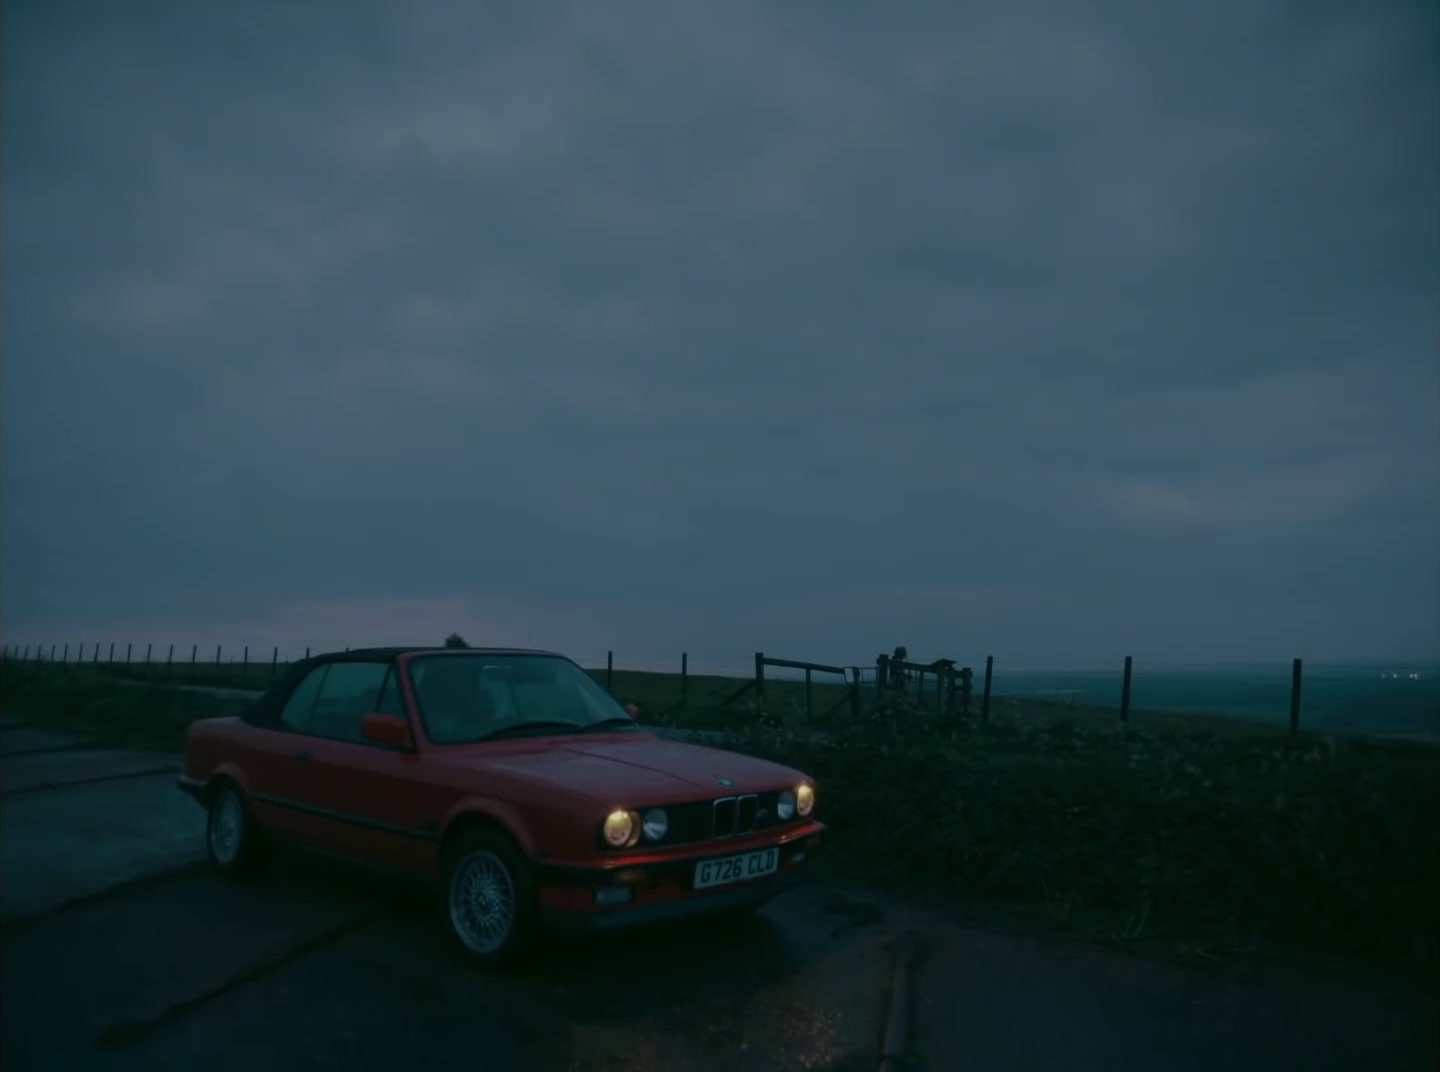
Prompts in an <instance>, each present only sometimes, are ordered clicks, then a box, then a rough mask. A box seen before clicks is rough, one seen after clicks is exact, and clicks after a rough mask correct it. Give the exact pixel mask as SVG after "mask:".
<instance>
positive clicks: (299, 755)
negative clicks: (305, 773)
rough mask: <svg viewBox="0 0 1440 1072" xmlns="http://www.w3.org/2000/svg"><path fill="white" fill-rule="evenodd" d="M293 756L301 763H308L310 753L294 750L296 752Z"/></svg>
mask: <svg viewBox="0 0 1440 1072" xmlns="http://www.w3.org/2000/svg"><path fill="white" fill-rule="evenodd" d="M295 758H296V759H297V760H298V761H299V762H301V763H309V762H310V753H309V752H296V753H295Z"/></svg>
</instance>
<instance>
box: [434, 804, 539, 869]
mask: <svg viewBox="0 0 1440 1072" xmlns="http://www.w3.org/2000/svg"><path fill="white" fill-rule="evenodd" d="M474 818H483V819H486V820H489V821H490V822H492V823H494V824H495V825H496V826H498V827H500V828H501V829H502V830H504V831H505V832H506V833H507V834H509V835H510V836H511V837H512V838H514V840H515V844H517V845H518V846H520V851H521V852H522V853H524V854H525V856H526V857H532V856H534V855H535V851H536V849H535V837H534V835H533V833H532V832H531V830H530V824H528V823H527V822H525V820H524V818H523V816H521V814H520V810H519V809H518V808H516V807H515V806H514V805H512V804H507V803H506V802H505V801H503V800H496V799H494V798H493V797H464V798H462V799H461V800H459V801H457V802H456V804H455V806H454V807H452V808H451V809H450V812H449V814H448V815H446V816H445V820H444V822H443V823H442V824H441V827H440V840H441V842H442V843H443V842H444V841H445V840H446V839H447V838H448V837H449V835H450V832H451V831H453V830H454V829H455V828H456V825H457V824H458V823H462V822H464V821H466V820H467V819H474Z"/></svg>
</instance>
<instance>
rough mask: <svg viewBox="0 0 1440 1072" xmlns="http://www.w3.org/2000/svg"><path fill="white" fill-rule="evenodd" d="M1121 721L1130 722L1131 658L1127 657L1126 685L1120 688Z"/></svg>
mask: <svg viewBox="0 0 1440 1072" xmlns="http://www.w3.org/2000/svg"><path fill="white" fill-rule="evenodd" d="M1120 721H1121V722H1129V721H1130V656H1128V655H1127V656H1125V684H1124V685H1122V686H1121V687H1120Z"/></svg>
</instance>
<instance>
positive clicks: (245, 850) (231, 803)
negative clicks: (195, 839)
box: [205, 784, 259, 878]
mask: <svg viewBox="0 0 1440 1072" xmlns="http://www.w3.org/2000/svg"><path fill="white" fill-rule="evenodd" d="M258 842H259V831H258V830H257V829H256V827H255V821H254V819H253V818H252V817H251V814H250V809H249V808H248V807H247V806H246V804H245V798H244V797H243V796H241V795H240V790H239V789H237V788H236V787H235V786H233V785H229V784H226V785H222V786H221V787H220V788H219V789H217V790H216V791H215V792H214V793H213V794H212V795H211V797H210V807H209V811H208V813H207V815H206V819H205V851H206V852H207V853H208V854H209V856H210V862H211V863H212V864H214V865H215V867H216V869H217V870H218V871H219V872H220V873H221V874H222V875H225V876H226V877H227V878H238V877H239V876H241V875H243V874H245V873H246V872H248V871H249V870H250V869H251V868H252V867H253V866H254V864H255V860H256V857H257V856H258V855H259V849H258Z"/></svg>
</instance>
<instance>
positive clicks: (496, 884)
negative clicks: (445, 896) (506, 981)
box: [450, 849, 517, 956]
mask: <svg viewBox="0 0 1440 1072" xmlns="http://www.w3.org/2000/svg"><path fill="white" fill-rule="evenodd" d="M516 910H517V902H516V891H515V882H514V879H513V878H512V877H511V875H510V869H509V868H508V867H506V866H505V862H504V861H503V860H501V859H500V857H498V856H497V855H495V853H493V852H491V851H490V850H489V849H475V850H473V851H471V852H470V853H468V854H467V855H466V856H464V857H463V858H462V859H461V860H460V861H459V862H458V863H457V864H456V865H455V868H454V870H453V871H452V872H451V874H450V923H451V925H452V926H453V927H454V928H455V933H456V935H457V936H458V937H459V938H460V940H461V942H463V943H464V944H465V947H466V948H467V949H469V950H470V951H471V952H472V953H478V954H480V955H482V956H484V955H487V954H492V953H495V952H498V951H499V950H500V949H501V948H502V947H503V946H504V945H505V943H506V942H507V941H509V939H510V935H511V933H512V932H513V931H514V929H515V918H516Z"/></svg>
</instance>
